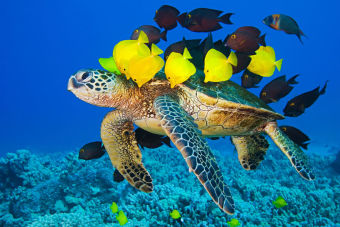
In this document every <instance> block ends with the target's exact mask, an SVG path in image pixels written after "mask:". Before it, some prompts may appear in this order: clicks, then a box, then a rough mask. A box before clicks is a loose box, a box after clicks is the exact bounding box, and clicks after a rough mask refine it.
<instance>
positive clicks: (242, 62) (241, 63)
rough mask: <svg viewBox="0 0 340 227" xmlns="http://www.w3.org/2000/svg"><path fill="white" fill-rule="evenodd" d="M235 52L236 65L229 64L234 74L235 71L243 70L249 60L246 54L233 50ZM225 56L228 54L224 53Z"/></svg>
mask: <svg viewBox="0 0 340 227" xmlns="http://www.w3.org/2000/svg"><path fill="white" fill-rule="evenodd" d="M235 54H236V57H237V66H233V65H231V66H232V67H233V74H236V73H239V72H241V71H243V70H245V69H246V68H247V67H248V65H249V63H250V60H251V58H250V57H249V55H248V54H245V53H241V52H235ZM226 56H229V55H226Z"/></svg>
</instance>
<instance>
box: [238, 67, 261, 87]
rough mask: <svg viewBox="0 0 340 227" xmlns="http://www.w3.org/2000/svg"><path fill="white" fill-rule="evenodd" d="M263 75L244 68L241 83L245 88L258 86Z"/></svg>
mask: <svg viewBox="0 0 340 227" xmlns="http://www.w3.org/2000/svg"><path fill="white" fill-rule="evenodd" d="M262 78H263V77H262V76H259V75H257V74H255V73H252V72H250V71H249V70H248V69H246V70H244V72H243V74H242V77H241V85H242V87H244V88H257V87H259V86H257V84H258V83H260V82H261V80H262Z"/></svg>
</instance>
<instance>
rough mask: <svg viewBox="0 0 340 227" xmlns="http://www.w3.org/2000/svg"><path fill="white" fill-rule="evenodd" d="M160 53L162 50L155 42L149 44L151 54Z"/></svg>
mask: <svg viewBox="0 0 340 227" xmlns="http://www.w3.org/2000/svg"><path fill="white" fill-rule="evenodd" d="M162 53H163V51H162V50H161V49H160V48H159V47H158V46H156V45H155V44H151V55H153V56H157V55H160V54H162Z"/></svg>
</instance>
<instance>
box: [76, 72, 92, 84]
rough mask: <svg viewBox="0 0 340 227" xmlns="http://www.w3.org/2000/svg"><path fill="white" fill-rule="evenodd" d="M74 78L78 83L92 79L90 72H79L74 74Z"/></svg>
mask: <svg viewBox="0 0 340 227" xmlns="http://www.w3.org/2000/svg"><path fill="white" fill-rule="evenodd" d="M76 79H77V81H78V82H80V83H87V82H89V81H90V80H91V79H92V72H79V73H77V75H76Z"/></svg>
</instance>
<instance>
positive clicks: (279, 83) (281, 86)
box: [260, 74, 299, 103]
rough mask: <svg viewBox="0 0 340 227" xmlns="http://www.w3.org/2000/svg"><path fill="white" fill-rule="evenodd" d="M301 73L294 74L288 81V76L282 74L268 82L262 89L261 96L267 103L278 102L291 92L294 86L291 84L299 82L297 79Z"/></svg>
mask: <svg viewBox="0 0 340 227" xmlns="http://www.w3.org/2000/svg"><path fill="white" fill-rule="evenodd" d="M298 76H299V74H297V75H295V76H293V77H292V78H290V79H289V80H288V81H286V76H280V77H278V78H276V79H274V80H272V81H270V82H269V83H268V84H266V85H265V86H264V87H263V88H262V91H261V92H260V98H261V99H262V100H263V101H264V102H265V103H271V102H277V101H279V100H280V99H281V98H283V97H285V96H286V95H288V94H289V92H290V91H291V90H292V89H293V88H294V87H292V86H290V85H291V84H297V83H298V82H296V81H295V79H296V77H298Z"/></svg>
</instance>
